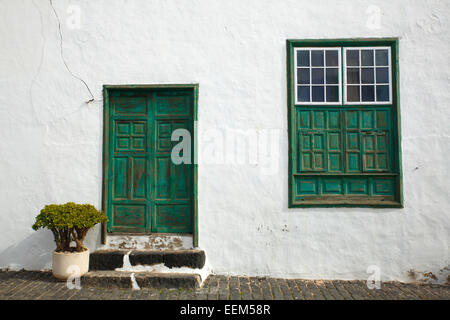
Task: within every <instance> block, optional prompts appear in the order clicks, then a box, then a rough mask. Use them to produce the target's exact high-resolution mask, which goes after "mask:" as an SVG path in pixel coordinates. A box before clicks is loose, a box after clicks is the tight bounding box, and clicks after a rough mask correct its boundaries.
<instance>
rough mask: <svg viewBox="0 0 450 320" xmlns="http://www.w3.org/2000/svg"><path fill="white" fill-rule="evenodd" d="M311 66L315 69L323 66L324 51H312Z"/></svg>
mask: <svg viewBox="0 0 450 320" xmlns="http://www.w3.org/2000/svg"><path fill="white" fill-rule="evenodd" d="M311 65H312V66H313V67H322V66H323V50H311Z"/></svg>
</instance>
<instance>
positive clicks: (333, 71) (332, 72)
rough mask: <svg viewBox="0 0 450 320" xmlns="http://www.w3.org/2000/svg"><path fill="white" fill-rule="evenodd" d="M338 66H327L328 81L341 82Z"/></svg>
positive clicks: (330, 82) (329, 82) (331, 82)
mask: <svg viewBox="0 0 450 320" xmlns="http://www.w3.org/2000/svg"><path fill="white" fill-rule="evenodd" d="M338 70H339V69H337V68H327V83H328V84H338V83H339V73H338Z"/></svg>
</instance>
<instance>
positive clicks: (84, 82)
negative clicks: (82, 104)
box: [49, 0, 95, 103]
mask: <svg viewBox="0 0 450 320" xmlns="http://www.w3.org/2000/svg"><path fill="white" fill-rule="evenodd" d="M49 2H50V6H51V7H52V9H53V13H54V14H55V17H56V20H57V21H58V32H59V48H60V55H61V60H62V62H63V64H64V66H65V67H66V69H67V71H68V72H69V73H70V75H71V76H72V77H73V78H75V79H77V80H79V81H80V82H82V83H83V84H84V86H85V87H86V89H87V90H88V92H89V94H90V96H91V99H89V100H88V101H86V103H91V102H93V101H95V97H94V95H93V94H92V91H91V89H90V88H89V86H88V85H87V83H86V81H84V80H83V79H82V78H81V77H79V76H77V75H75V74H74V73H73V72H72V70H70V68H69V66H68V64H67V61H66V59H65V58H64V50H63V41H64V39H63V35H62V32H61V20H60V19H59V16H58V13H57V12H56V9H55V7H54V6H53V0H49Z"/></svg>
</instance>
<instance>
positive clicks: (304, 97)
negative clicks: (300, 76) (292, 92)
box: [297, 86, 311, 102]
mask: <svg viewBox="0 0 450 320" xmlns="http://www.w3.org/2000/svg"><path fill="white" fill-rule="evenodd" d="M309 88H310V87H309V86H299V87H297V96H298V101H301V102H310V101H311V98H310V92H309Z"/></svg>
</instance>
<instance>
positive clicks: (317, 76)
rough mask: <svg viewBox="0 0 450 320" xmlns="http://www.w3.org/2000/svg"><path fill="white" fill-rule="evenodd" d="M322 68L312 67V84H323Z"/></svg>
mask: <svg viewBox="0 0 450 320" xmlns="http://www.w3.org/2000/svg"><path fill="white" fill-rule="evenodd" d="M323 72H324V69H323V68H318V69H312V83H313V84H323V83H324V74H323Z"/></svg>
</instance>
